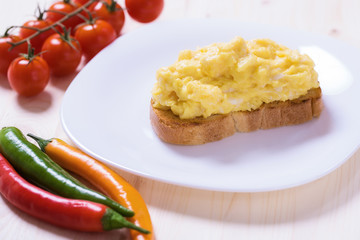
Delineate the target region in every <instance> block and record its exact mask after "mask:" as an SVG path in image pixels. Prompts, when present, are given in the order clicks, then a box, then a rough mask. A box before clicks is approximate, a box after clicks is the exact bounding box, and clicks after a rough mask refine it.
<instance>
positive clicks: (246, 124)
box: [150, 88, 323, 145]
mask: <svg viewBox="0 0 360 240" xmlns="http://www.w3.org/2000/svg"><path fill="white" fill-rule="evenodd" d="M322 109H323V103H322V99H321V89H320V88H314V89H310V90H309V91H308V93H307V94H306V95H304V96H301V97H299V98H297V99H294V100H288V101H284V102H282V101H276V102H272V103H267V104H263V105H262V106H261V107H260V108H259V109H257V110H254V111H237V112H232V113H229V114H216V115H212V116H210V117H208V118H194V119H180V118H179V117H178V116H176V115H174V114H173V113H172V112H171V111H170V110H161V109H157V108H154V107H153V102H152V101H151V106H150V120H151V125H152V126H153V129H154V131H155V133H156V134H157V135H158V136H159V138H160V139H161V140H163V141H164V142H167V143H172V144H181V145H198V144H204V143H208V142H213V141H218V140H221V139H223V138H225V137H228V136H231V135H233V134H234V133H235V132H251V131H255V130H258V129H270V128H275V127H281V126H287V125H295V124H301V123H304V122H307V121H309V120H311V119H312V118H313V117H318V116H320V113H321V111H322Z"/></svg>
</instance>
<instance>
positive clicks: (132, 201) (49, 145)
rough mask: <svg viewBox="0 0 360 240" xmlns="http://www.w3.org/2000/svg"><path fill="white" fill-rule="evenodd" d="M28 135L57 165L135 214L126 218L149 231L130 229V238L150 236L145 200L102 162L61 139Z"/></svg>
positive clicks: (144, 239)
mask: <svg viewBox="0 0 360 240" xmlns="http://www.w3.org/2000/svg"><path fill="white" fill-rule="evenodd" d="M28 136H29V137H31V138H33V139H34V140H35V141H36V142H37V143H38V144H39V146H40V148H41V150H42V151H44V152H45V153H46V154H47V155H48V156H49V157H50V158H51V159H52V160H53V161H55V162H56V163H57V164H59V165H60V166H62V167H63V168H65V169H68V170H69V171H72V172H74V173H76V174H78V175H79V176H81V177H83V178H84V179H85V180H87V181H89V182H90V183H91V184H93V185H94V186H95V187H97V188H98V189H100V191H102V192H104V193H105V194H106V195H108V196H109V197H110V198H112V199H113V200H115V201H117V202H119V203H120V204H121V205H123V206H125V207H126V208H128V209H130V210H132V211H134V212H135V215H134V216H133V217H131V218H128V220H129V221H130V222H132V223H134V224H135V225H136V226H139V227H142V228H145V229H147V230H149V231H150V233H149V234H142V233H139V232H138V231H134V230H130V234H131V237H132V239H134V240H135V239H136V240H153V239H154V234H153V226H152V222H151V218H150V214H149V211H148V209H147V207H146V203H145V201H144V200H143V198H142V197H141V195H140V193H139V192H138V191H137V190H136V189H135V188H134V187H133V186H132V185H131V184H129V183H128V182H127V181H126V180H125V179H124V178H122V177H121V176H120V175H118V174H117V173H116V172H114V171H113V170H111V169H110V168H109V167H107V166H106V165H105V164H103V163H101V162H100V161H98V160H96V159H94V158H92V157H90V156H89V155H87V154H85V153H84V152H82V151H80V150H79V149H77V148H75V147H73V146H71V145H69V144H67V143H66V142H64V141H62V140H61V139H57V138H52V139H50V140H45V139H42V138H39V137H37V136H34V135H32V134H28Z"/></svg>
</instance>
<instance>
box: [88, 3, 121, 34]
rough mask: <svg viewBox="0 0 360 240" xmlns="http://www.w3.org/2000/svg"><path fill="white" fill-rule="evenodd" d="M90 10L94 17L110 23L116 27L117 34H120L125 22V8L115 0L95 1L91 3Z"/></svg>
mask: <svg viewBox="0 0 360 240" xmlns="http://www.w3.org/2000/svg"><path fill="white" fill-rule="evenodd" d="M89 10H90V11H91V13H92V14H93V15H94V17H96V18H98V19H101V20H104V21H107V22H108V23H110V24H111V26H113V28H114V29H115V32H116V34H117V35H120V32H121V29H122V28H123V26H124V22H125V14H124V10H123V9H122V8H121V6H120V5H119V4H118V3H116V1H115V0H106V1H99V2H95V3H93V4H91V5H90V7H89Z"/></svg>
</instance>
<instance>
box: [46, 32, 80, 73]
mask: <svg viewBox="0 0 360 240" xmlns="http://www.w3.org/2000/svg"><path fill="white" fill-rule="evenodd" d="M41 51H42V52H43V53H42V57H43V58H44V59H45V61H46V62H47V63H48V65H49V68H50V71H51V73H52V74H53V75H55V76H65V75H68V74H71V73H74V72H75V71H76V68H77V67H78V66H79V63H80V61H81V56H82V53H81V47H80V45H79V43H78V41H76V40H75V39H74V38H73V37H71V36H70V35H69V33H65V34H64V35H60V34H58V33H55V34H53V35H51V36H50V37H49V38H48V39H46V41H45V42H44V45H43V47H42V50H41Z"/></svg>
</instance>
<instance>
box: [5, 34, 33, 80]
mask: <svg viewBox="0 0 360 240" xmlns="http://www.w3.org/2000/svg"><path fill="white" fill-rule="evenodd" d="M19 41H21V38H20V37H19V36H15V35H9V34H8V33H7V32H6V33H5V35H4V36H3V37H1V38H0V74H3V75H6V73H7V70H8V68H9V65H10V63H11V62H12V61H13V60H14V59H15V58H17V57H19V54H20V53H26V49H27V44H26V43H23V44H20V45H18V46H16V47H14V48H13V49H11V50H10V51H9V49H10V47H11V45H10V43H16V42H19Z"/></svg>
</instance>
